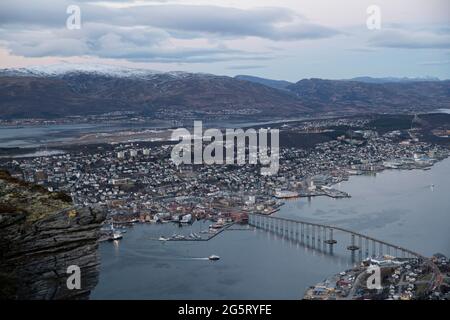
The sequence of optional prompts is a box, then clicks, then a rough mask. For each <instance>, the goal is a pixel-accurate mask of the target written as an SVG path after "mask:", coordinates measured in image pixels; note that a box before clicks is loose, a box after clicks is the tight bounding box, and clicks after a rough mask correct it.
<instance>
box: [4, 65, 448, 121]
mask: <svg viewBox="0 0 450 320" xmlns="http://www.w3.org/2000/svg"><path fill="white" fill-rule="evenodd" d="M356 79H362V80H355V79H353V80H322V79H304V80H300V81H299V82H297V83H291V82H288V81H279V80H270V79H264V78H258V77H252V76H236V77H234V78H233V77H227V76H217V75H212V74H201V73H186V72H167V73H165V72H157V71H149V70H136V69H130V68H122V67H113V66H103V65H69V64H63V65H56V66H46V67H34V68H22V69H3V70H0V118H3V119H5V118H30V117H34V118H57V117H65V116H72V115H90V114H102V113H108V112H113V111H132V112H135V113H138V114H146V115H152V114H154V113H155V112H161V111H163V112H165V113H166V114H174V115H179V117H183V114H186V113H190V114H191V115H192V114H194V116H195V115H196V114H197V115H198V116H199V117H201V115H205V114H208V115H211V114H212V115H214V114H227V115H233V114H235V115H245V116H246V117H252V119H253V118H255V117H261V118H262V117H266V118H267V117H287V116H297V117H298V116H302V115H305V114H320V113H328V114H329V113H335V114H339V113H343V112H345V113H349V112H350V113H361V112H378V113H381V112H404V111H411V110H420V111H423V110H433V109H437V108H448V106H450V81H434V80H431V79H427V80H426V81H410V80H408V81H406V80H405V81H393V80H389V81H388V80H385V81H382V80H379V81H375V80H370V79H373V78H366V77H364V78H356ZM389 79H391V78H389Z"/></svg>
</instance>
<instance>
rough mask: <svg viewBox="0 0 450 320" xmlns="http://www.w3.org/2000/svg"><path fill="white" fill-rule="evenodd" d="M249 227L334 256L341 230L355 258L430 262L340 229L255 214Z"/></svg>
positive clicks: (399, 247)
mask: <svg viewBox="0 0 450 320" xmlns="http://www.w3.org/2000/svg"><path fill="white" fill-rule="evenodd" d="M248 224H249V225H250V226H253V227H255V228H257V229H262V230H266V231H269V232H272V233H275V234H277V235H280V236H283V237H286V238H287V239H289V240H293V241H296V242H300V243H302V244H305V245H308V246H311V247H313V248H318V249H320V248H322V249H323V250H326V249H328V251H329V253H330V254H333V247H334V246H335V245H337V243H338V241H337V240H336V239H335V238H334V232H335V231H338V232H340V233H342V234H344V235H345V236H348V239H349V243H348V245H347V246H346V247H345V248H346V249H347V250H348V251H349V252H351V254H352V258H353V257H354V255H355V253H356V252H358V253H359V257H360V258H362V257H363V256H365V257H370V256H376V255H383V254H389V255H393V256H395V257H399V258H420V259H426V258H425V257H423V256H422V255H421V254H419V253H417V252H414V251H412V250H409V249H407V248H404V247H401V246H398V245H395V244H392V243H389V242H386V241H383V240H380V239H376V238H373V237H370V236H367V235H364V234H362V233H358V232H355V231H352V230H349V229H346V228H342V227H337V226H329V225H324V224H319V223H312V222H306V221H301V220H294V219H287V218H282V217H275V216H270V215H261V214H255V213H251V214H249V215H248Z"/></svg>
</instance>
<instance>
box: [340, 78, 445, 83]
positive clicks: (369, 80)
mask: <svg viewBox="0 0 450 320" xmlns="http://www.w3.org/2000/svg"><path fill="white" fill-rule="evenodd" d="M349 80H351V81H358V82H366V83H391V82H397V83H398V82H424V81H440V79H439V78H436V77H424V78H406V77H403V78H396V77H385V78H372V77H356V78H352V79H349Z"/></svg>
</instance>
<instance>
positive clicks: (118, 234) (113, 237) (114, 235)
mask: <svg viewBox="0 0 450 320" xmlns="http://www.w3.org/2000/svg"><path fill="white" fill-rule="evenodd" d="M122 238H123V235H122V233H121V232H118V231H116V232H113V233H112V235H111V237H110V238H109V239H108V240H109V241H115V240H120V239H122Z"/></svg>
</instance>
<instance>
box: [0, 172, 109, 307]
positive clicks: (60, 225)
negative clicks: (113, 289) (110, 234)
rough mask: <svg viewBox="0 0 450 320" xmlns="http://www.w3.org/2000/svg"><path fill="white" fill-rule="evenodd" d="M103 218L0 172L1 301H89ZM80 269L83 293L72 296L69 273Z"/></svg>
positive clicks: (96, 263) (96, 277)
mask: <svg viewBox="0 0 450 320" xmlns="http://www.w3.org/2000/svg"><path fill="white" fill-rule="evenodd" d="M104 219H105V214H104V212H102V211H100V210H97V209H93V208H87V207H84V208H82V207H75V206H73V205H72V203H71V200H70V197H68V196H67V195H65V194H61V193H51V192H48V191H47V190H46V189H45V188H42V187H38V186H34V185H31V184H28V183H25V182H22V181H19V180H16V179H14V178H12V177H10V176H9V175H8V174H7V173H6V172H0V283H1V285H0V298H3V299H86V298H88V297H89V294H90V292H91V290H92V289H93V288H94V287H95V285H96V284H97V281H98V273H99V257H98V252H97V251H98V250H97V249H98V239H99V236H100V225H101V223H102V221H103V220H104ZM71 265H76V266H78V267H80V270H81V288H80V289H72V290H69V289H68V287H67V279H68V277H69V276H70V275H71V274H68V273H67V268H68V267H69V266H71Z"/></svg>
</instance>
